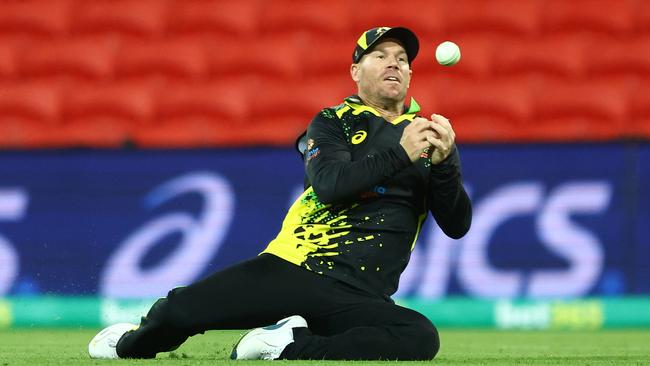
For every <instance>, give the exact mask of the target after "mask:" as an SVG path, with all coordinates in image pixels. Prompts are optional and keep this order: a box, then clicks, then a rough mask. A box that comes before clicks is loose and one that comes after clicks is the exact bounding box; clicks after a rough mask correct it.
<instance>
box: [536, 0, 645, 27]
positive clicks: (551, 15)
mask: <svg viewBox="0 0 650 366" xmlns="http://www.w3.org/2000/svg"><path fill="white" fill-rule="evenodd" d="M543 4H544V8H543V11H542V20H543V21H542V26H543V27H544V29H545V30H546V31H572V32H593V33H605V34H616V35H624V34H628V33H629V32H630V31H632V30H633V29H634V26H635V24H634V13H635V11H636V7H635V5H636V1H635V0H572V1H565V0H545V1H544V2H543Z"/></svg>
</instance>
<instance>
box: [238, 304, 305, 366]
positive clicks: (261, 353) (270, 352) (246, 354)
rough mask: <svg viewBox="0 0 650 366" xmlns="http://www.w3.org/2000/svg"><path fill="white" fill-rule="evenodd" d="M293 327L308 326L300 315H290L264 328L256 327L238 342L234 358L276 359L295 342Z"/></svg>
mask: <svg viewBox="0 0 650 366" xmlns="http://www.w3.org/2000/svg"><path fill="white" fill-rule="evenodd" d="M293 328H307V321H306V320H305V319H304V318H303V317H301V316H300V315H294V316H290V317H288V318H284V319H282V320H280V321H279V322H277V323H276V324H273V325H269V326H267V327H264V328H255V329H253V330H251V331H250V332H248V333H246V334H245V335H244V336H243V337H242V338H241V339H240V340H239V342H237V344H236V345H235V347H234V348H233V350H232V353H231V354H230V358H231V359H233V360H275V359H277V358H278V357H280V354H281V353H282V351H284V348H285V347H286V346H287V345H289V344H290V343H293Z"/></svg>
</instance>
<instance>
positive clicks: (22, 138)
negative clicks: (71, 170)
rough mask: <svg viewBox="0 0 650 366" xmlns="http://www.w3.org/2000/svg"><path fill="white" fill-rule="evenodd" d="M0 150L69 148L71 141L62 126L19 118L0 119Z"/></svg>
mask: <svg viewBox="0 0 650 366" xmlns="http://www.w3.org/2000/svg"><path fill="white" fill-rule="evenodd" d="M0 121H1V123H0V148H3V149H34V148H51V147H69V146H70V140H69V138H68V136H67V135H66V133H65V131H62V130H61V126H52V125H47V124H45V125H44V124H42V123H39V122H37V121H33V120H29V119H22V118H19V117H15V118H14V117H6V116H2V117H0Z"/></svg>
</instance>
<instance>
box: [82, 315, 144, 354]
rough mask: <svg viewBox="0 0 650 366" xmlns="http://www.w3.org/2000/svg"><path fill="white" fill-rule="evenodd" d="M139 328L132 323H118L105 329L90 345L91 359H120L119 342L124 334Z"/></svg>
mask: <svg viewBox="0 0 650 366" xmlns="http://www.w3.org/2000/svg"><path fill="white" fill-rule="evenodd" d="M137 328H138V326H137V325H135V324H131V323H118V324H113V325H111V326H109V327H106V328H104V329H103V330H102V331H101V332H99V333H97V335H96V336H95V337H93V339H92V340H91V341H90V343H89V344H88V354H89V355H90V358H112V359H116V358H120V356H118V355H117V348H116V347H117V341H119V340H120V338H122V336H123V335H124V333H126V332H128V331H130V330H135V329H137Z"/></svg>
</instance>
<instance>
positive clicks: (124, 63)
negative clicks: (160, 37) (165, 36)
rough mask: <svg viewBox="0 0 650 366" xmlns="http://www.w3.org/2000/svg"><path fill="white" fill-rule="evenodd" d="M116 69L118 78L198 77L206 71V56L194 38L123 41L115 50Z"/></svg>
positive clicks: (201, 46) (201, 76)
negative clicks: (116, 51) (116, 50)
mask: <svg viewBox="0 0 650 366" xmlns="http://www.w3.org/2000/svg"><path fill="white" fill-rule="evenodd" d="M116 72H117V76H118V77H135V78H139V77H151V76H154V77H155V76H162V77H166V78H186V79H200V78H203V77H204V76H205V75H206V73H207V62H206V55H205V51H204V49H203V45H202V44H201V43H200V42H199V41H197V40H193V39H184V38H175V39H173V40H170V41H167V40H165V41H146V42H143V41H132V42H126V43H125V44H123V45H122V47H121V48H120V49H119V51H118V53H117V61H116Z"/></svg>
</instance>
